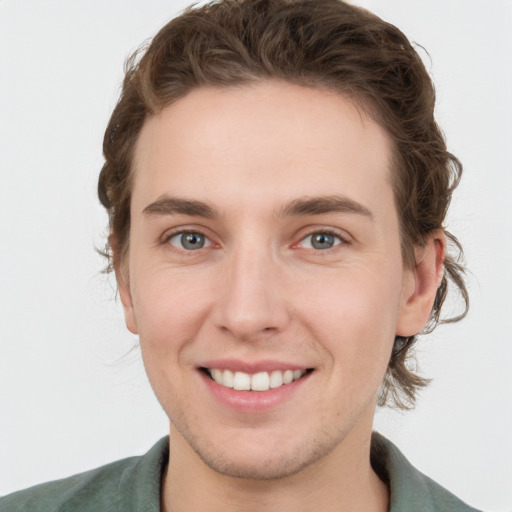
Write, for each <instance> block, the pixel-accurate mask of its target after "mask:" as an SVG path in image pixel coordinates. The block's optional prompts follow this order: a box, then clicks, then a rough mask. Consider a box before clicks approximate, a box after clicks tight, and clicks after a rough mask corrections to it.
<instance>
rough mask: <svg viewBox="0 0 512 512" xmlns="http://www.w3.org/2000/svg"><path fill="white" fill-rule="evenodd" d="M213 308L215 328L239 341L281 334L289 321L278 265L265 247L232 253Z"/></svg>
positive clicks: (226, 263) (284, 291) (286, 300)
mask: <svg viewBox="0 0 512 512" xmlns="http://www.w3.org/2000/svg"><path fill="white" fill-rule="evenodd" d="M224 270H225V271H224V272H223V273H222V282H221V284H220V287H221V289H220V294H219V296H218V300H217V302H216V305H215V322H216V325H217V327H218V328H220V329H221V330H223V331H226V332H229V333H230V334H231V335H232V336H233V337H234V338H236V339H239V340H242V341H254V340H256V339H257V338H260V337H265V336H269V335H271V334H272V333H274V334H275V333H279V332H281V331H282V330H283V329H284V328H285V327H286V325H287V324H288V322H289V320H290V315H289V310H288V297H287V296H286V290H285V288H284V286H283V275H282V272H281V271H280V266H279V264H278V262H277V261H276V258H275V257H273V255H272V253H271V251H270V250H269V249H268V248H254V247H253V248H252V249H250V248H244V249H239V250H236V251H233V254H232V255H231V257H230V258H227V260H226V261H225V269H224Z"/></svg>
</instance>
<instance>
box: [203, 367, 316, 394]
mask: <svg viewBox="0 0 512 512" xmlns="http://www.w3.org/2000/svg"><path fill="white" fill-rule="evenodd" d="M205 370H206V372H207V374H208V375H209V376H210V377H211V378H212V379H213V380H214V381H215V382H216V383H217V384H219V385H221V386H224V387H226V388H232V389H235V390H236V391H268V390H269V389H275V388H279V387H281V386H285V385H286V384H290V382H293V381H296V380H299V379H300V378H301V377H303V376H304V375H305V374H306V373H308V370H274V371H272V372H259V373H254V374H252V375H251V374H249V373H245V372H240V371H236V372H233V371H231V370H221V369H219V368H206V369H205Z"/></svg>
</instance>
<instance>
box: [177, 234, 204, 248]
mask: <svg viewBox="0 0 512 512" xmlns="http://www.w3.org/2000/svg"><path fill="white" fill-rule="evenodd" d="M181 243H182V244H183V247H184V248H185V249H192V250H193V249H201V247H203V245H204V237H203V235H199V234H197V233H188V234H185V235H182V236H181Z"/></svg>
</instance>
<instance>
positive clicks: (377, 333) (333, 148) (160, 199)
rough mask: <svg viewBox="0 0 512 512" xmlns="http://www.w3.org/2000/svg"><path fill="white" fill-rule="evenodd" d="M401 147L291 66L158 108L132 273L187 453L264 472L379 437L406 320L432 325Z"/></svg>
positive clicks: (151, 355)
mask: <svg viewBox="0 0 512 512" xmlns="http://www.w3.org/2000/svg"><path fill="white" fill-rule="evenodd" d="M390 153H391V146H390V141H389V139H388V136H387V135H386V133H385V131H384V130H383V129H382V128H381V127H379V126H378V125H377V124H376V123H375V122H373V121H372V120H370V119H369V118H367V117H365V116H364V115H363V114H361V112H360V111H359V110H357V109H356V108H355V107H354V105H353V104H352V103H351V102H350V101H348V100H347V99H344V98H343V97H342V96H340V95H338V94H335V93H332V92H327V91H324V90H318V89H310V88H303V87H299V86H296V85H291V84H287V83H283V82H272V81H268V82H260V83H258V84H256V85H250V86H244V87H241V88H230V89H216V88H202V89H197V90H194V91H192V92H191V93H190V94H189V95H188V96H186V97H185V98H183V99H181V100H179V101H178V102H176V103H175V104H173V105H172V106H170V107H167V108H166V109H164V110H163V111H162V112H161V114H160V115H158V116H155V117H152V118H150V119H148V120H147V121H146V123H145V125H144V127H143V129H142V132H141V134H140V138H139V140H138V142H137V146H136V151H135V158H134V185H133V196H132V203H131V214H132V221H131V228H130V247H129V253H128V257H127V261H125V262H124V266H123V267H122V268H121V269H118V277H119V281H120V293H121V298H122V300H123V304H124V306H125V315H126V321H127V325H128V327H129V329H130V330H131V331H132V332H135V333H138V334H139V336H140V344H141V350H142V355H143V359H144V364H145V367H146V370H147V373H148V376H149V379H150V382H151V384H152V386H153V388H154V391H155V393H156V395H157V397H158V399H159V401H160V402H161V404H162V406H163V408H164V410H165V411H166V413H167V414H168V416H169V418H170V422H171V443H175V445H176V446H177V448H176V449H177V450H178V451H179V450H181V451H182V452H183V453H188V455H187V456H188V457H190V458H193V457H196V458H197V460H200V461H202V462H204V463H206V464H207V466H208V467H209V468H213V469H214V470H216V471H218V472H220V473H224V474H228V475H233V476H245V477H251V478H265V479H267V478H275V477H279V476H284V475H289V474H293V473H297V472H298V471H300V470H302V469H304V468H306V467H309V466H311V465H314V464H318V463H320V461H326V460H328V459H333V460H334V459H336V457H341V456H342V454H343V453H344V454H345V456H346V453H347V450H348V449H349V448H350V446H352V445H357V444H358V443H360V441H361V439H366V438H368V437H369V434H370V431H371V424H372V419H373V414H374V409H375V403H376V397H377V393H378V389H379V385H380V383H381V381H382V378H383V376H384V373H385V371H386V367H387V364H388V361H389V357H390V353H391V349H392V345H393V340H394V338H395V335H396V334H402V335H408V334H413V332H412V331H414V332H417V331H418V330H420V329H421V327H422V326H421V325H417V323H418V322H417V320H416V317H415V316H414V314H411V304H412V303H413V295H414V291H415V290H416V289H417V283H416V277H415V274H414V272H413V271H412V270H407V269H404V267H403V264H402V256H401V251H400V236H399V227H398V218H397V213H396V210H395V206H394V200H393V192H392V188H391V182H390V175H391V171H390V169H389V162H390ZM415 322H416V323H415ZM420 323H421V322H420ZM409 331H411V332H409ZM187 450H188V452H187Z"/></svg>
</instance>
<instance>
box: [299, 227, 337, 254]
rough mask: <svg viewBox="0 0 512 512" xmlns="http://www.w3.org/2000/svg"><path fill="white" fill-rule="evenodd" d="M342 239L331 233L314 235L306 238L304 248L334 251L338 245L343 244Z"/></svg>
mask: <svg viewBox="0 0 512 512" xmlns="http://www.w3.org/2000/svg"><path fill="white" fill-rule="evenodd" d="M341 242H342V240H341V239H340V237H338V236H336V235H333V234H331V233H322V232H318V233H312V234H311V235H308V236H307V237H305V238H304V239H303V241H302V243H303V246H304V247H306V248H308V249H316V250H318V251H322V250H326V249H332V248H333V247H335V246H336V245H339V244H341Z"/></svg>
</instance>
